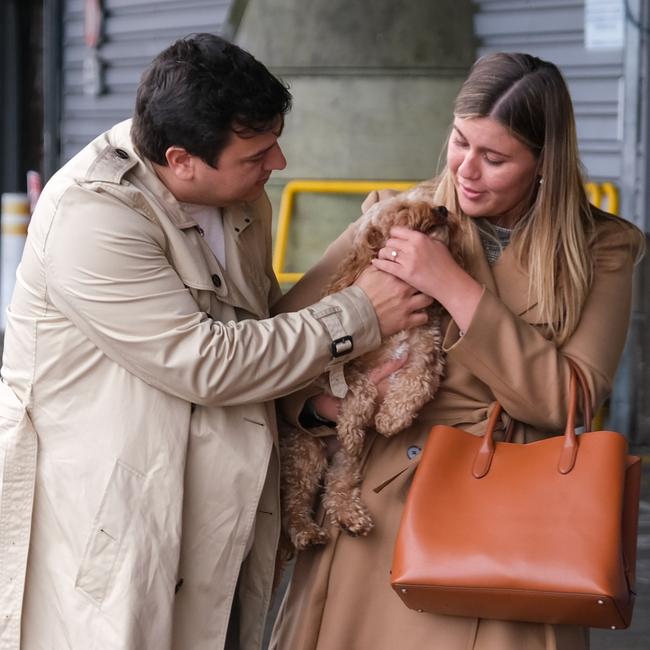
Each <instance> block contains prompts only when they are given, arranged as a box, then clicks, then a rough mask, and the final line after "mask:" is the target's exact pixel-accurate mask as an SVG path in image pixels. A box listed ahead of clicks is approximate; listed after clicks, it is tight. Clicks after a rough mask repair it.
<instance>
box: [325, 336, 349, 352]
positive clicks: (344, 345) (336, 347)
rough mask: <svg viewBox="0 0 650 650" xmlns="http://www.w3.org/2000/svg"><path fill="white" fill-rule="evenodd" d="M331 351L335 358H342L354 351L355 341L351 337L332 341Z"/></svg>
mask: <svg viewBox="0 0 650 650" xmlns="http://www.w3.org/2000/svg"><path fill="white" fill-rule="evenodd" d="M330 350H331V351H332V356H333V357H342V356H344V355H346V354H349V353H350V352H352V350H354V341H353V340H352V337H351V336H341V337H340V338H338V339H334V340H333V341H332V345H330Z"/></svg>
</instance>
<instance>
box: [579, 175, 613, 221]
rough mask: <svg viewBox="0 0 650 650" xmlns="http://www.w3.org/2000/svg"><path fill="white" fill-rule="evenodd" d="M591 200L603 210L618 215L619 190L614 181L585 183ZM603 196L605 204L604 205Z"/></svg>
mask: <svg viewBox="0 0 650 650" xmlns="http://www.w3.org/2000/svg"><path fill="white" fill-rule="evenodd" d="M585 189H586V190H587V197H588V199H589V202H590V203H592V204H593V205H595V206H596V207H597V208H600V209H601V210H607V212H611V213H612V214H615V215H617V216H618V190H617V189H616V186H615V185H614V183H611V182H610V181H605V182H604V183H585ZM603 198H604V199H605V205H603Z"/></svg>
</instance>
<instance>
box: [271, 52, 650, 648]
mask: <svg viewBox="0 0 650 650" xmlns="http://www.w3.org/2000/svg"><path fill="white" fill-rule="evenodd" d="M437 202H438V203H440V204H444V205H446V206H447V207H448V208H449V210H450V211H452V212H455V213H456V214H458V215H460V218H461V220H462V224H463V228H464V238H465V248H466V264H465V269H462V268H460V267H459V266H458V265H457V264H456V263H455V262H454V260H453V259H452V257H451V255H450V254H449V252H448V250H447V249H446V247H445V246H444V245H442V244H441V243H440V242H437V241H432V240H429V239H428V238H426V237H425V236H423V235H421V234H419V233H416V232H413V231H409V230H406V229H402V228H394V229H393V231H392V233H391V238H390V239H389V240H388V241H387V242H386V245H385V247H384V248H383V249H382V250H381V251H380V253H379V256H378V259H377V260H375V261H374V262H373V263H374V265H375V266H376V268H377V269H379V270H381V271H383V272H386V273H391V274H393V275H396V276H398V277H400V278H402V279H404V280H406V281H407V282H408V283H410V284H412V285H413V286H414V287H415V288H417V289H418V290H419V291H421V292H423V293H425V294H428V295H430V296H432V297H433V298H435V299H436V300H438V301H440V302H441V303H442V304H443V306H444V307H445V309H446V310H447V312H448V313H449V321H448V324H447V326H446V333H445V339H444V348H445V350H446V352H447V374H446V378H445V380H444V382H443V384H442V386H441V388H440V389H439V391H438V393H437V395H436V397H435V399H434V400H433V401H432V402H430V403H429V404H428V405H427V406H426V407H425V408H424V409H423V410H422V412H421V413H420V416H419V418H418V420H417V422H416V423H415V424H414V425H413V426H412V427H410V428H409V429H407V430H406V431H403V432H402V433H401V434H399V435H397V436H394V437H393V438H390V439H386V438H383V437H381V436H379V435H374V436H373V435H371V436H369V442H368V448H367V450H366V454H367V455H366V461H365V469H364V478H363V485H362V498H363V499H364V501H365V503H366V504H367V505H368V507H369V508H370V511H371V513H372V515H373V517H374V519H375V524H376V527H375V529H374V530H373V531H372V533H371V534H370V535H369V536H368V537H366V538H357V539H354V538H351V537H349V536H347V535H345V533H340V532H339V531H336V530H334V531H332V540H331V542H330V543H329V544H328V545H326V546H324V547H318V548H315V549H312V550H308V551H305V552H303V553H301V554H299V556H298V559H297V563H296V567H295V572H294V576H293V581H292V584H291V586H290V589H289V592H288V594H287V596H286V598H285V602H284V604H283V608H282V611H281V613H280V616H279V618H278V621H277V623H276V629H275V633H274V641H273V644H272V647H273V648H275V649H276V650H366V649H367V650H396V649H399V650H409V649H410V648H413V649H417V650H421V649H422V648H432V649H435V650H468V649H475V650H486V649H491V650H522V649H523V648H525V649H526V650H537V649H540V650H541V649H551V648H554V649H556V650H579V649H581V648H587V647H588V643H589V641H588V632H587V631H586V630H584V629H582V628H578V627H573V626H551V625H543V624H536V623H515V622H504V621H493V620H477V619H470V618H460V617H448V616H438V615H434V614H426V613H417V612H415V611H412V610H409V609H407V608H406V606H404V605H403V604H402V602H401V601H400V600H399V598H398V597H397V596H396V595H395V594H394V592H393V591H392V589H391V587H390V581H389V570H390V566H391V558H392V550H393V544H394V541H395V536H396V532H397V529H398V525H399V521H400V515H401V511H402V507H403V504H404V500H405V498H406V495H407V493H408V489H409V485H410V483H411V480H412V475H413V470H414V469H415V466H416V464H417V460H418V453H419V450H420V449H421V448H422V446H423V445H424V442H425V440H426V437H427V433H428V431H429V430H430V428H431V426H432V425H433V424H436V423H437V424H441V423H442V424H449V425H452V426H459V427H462V428H464V429H466V430H468V431H471V432H472V433H475V434H476V435H481V434H482V433H483V431H484V428H485V421H486V417H487V414H488V411H489V409H490V408H491V405H492V404H493V403H494V401H495V400H498V401H499V402H500V403H501V404H502V405H503V407H504V409H505V411H506V412H507V413H508V415H509V416H510V417H512V418H514V419H515V420H517V421H519V422H522V423H526V424H525V425H521V426H518V427H517V431H516V436H515V440H516V441H517V442H529V441H531V440H535V439H538V438H539V437H543V436H545V435H552V434H556V433H558V432H559V431H561V430H562V429H563V427H564V424H565V418H566V407H567V393H568V384H569V372H570V370H569V359H572V360H573V361H574V362H575V363H576V364H577V365H578V366H579V367H580V368H581V369H582V371H583V373H584V374H585V376H586V378H587V382H588V384H589V388H590V390H591V395H592V396H593V401H594V406H596V405H598V404H600V403H601V402H602V401H603V399H604V398H605V397H606V395H607V394H608V393H609V391H610V390H611V386H612V380H613V377H614V372H615V370H616V366H617V364H618V361H619V358H620V355H621V352H622V349H623V344H624V340H625V335H626V331H627V325H628V319H629V314H630V300H631V287H632V273H633V267H634V263H635V261H636V260H637V259H638V257H639V255H640V253H641V251H642V248H643V236H642V234H641V233H640V232H639V231H638V230H637V229H636V228H635V227H634V226H631V225H630V224H628V223H627V222H624V221H622V220H620V219H616V218H614V217H612V216H611V215H608V214H606V213H604V212H601V211H600V210H597V209H596V208H594V207H593V206H590V205H589V203H588V201H587V197H586V195H585V191H584V181H583V178H582V175H581V172H580V163H579V160H578V153H577V142H576V134H575V122H574V117H573V110H572V105H571V100H570V97H569V93H568V90H567V88H566V85H565V83H564V81H563V79H562V76H561V74H560V73H559V71H558V69H557V68H556V67H555V66H554V65H553V64H551V63H547V62H544V61H541V60H539V59H537V58H534V57H532V56H529V55H524V54H503V53H501V54H493V55H488V56H486V57H484V58H482V59H480V60H479V61H478V62H477V63H476V64H475V65H474V67H473V69H472V71H471V73H470V75H469V77H468V79H467V81H466V82H465V84H464V85H463V87H462V89H461V91H460V93H459V95H458V97H457V99H456V102H455V106H454V123H453V129H452V133H451V135H450V138H449V143H448V148H447V163H446V166H445V169H444V171H443V173H442V174H441V175H440V176H439V178H438V189H437ZM353 231H354V225H353V226H351V227H350V228H349V229H348V230H347V231H346V232H345V233H344V234H343V235H341V237H340V238H339V239H338V240H337V241H336V242H334V243H333V244H332V245H331V246H330V248H328V250H327V252H326V253H325V256H324V257H323V259H322V260H321V262H320V263H319V264H317V266H316V267H315V268H314V269H312V270H311V271H310V272H309V273H308V274H307V275H306V276H305V278H304V279H303V281H302V282H301V283H300V284H298V285H297V286H296V287H295V288H294V289H293V290H292V291H291V292H290V293H289V294H287V296H286V297H285V298H284V299H283V302H282V304H281V308H282V309H286V310H292V309H296V308H298V307H301V306H302V305H304V304H308V303H309V302H310V301H312V300H313V299H314V298H315V297H316V296H317V295H318V292H319V289H320V287H321V286H322V284H323V283H324V282H325V280H326V278H327V277H328V276H329V274H330V273H331V272H332V271H333V269H334V268H335V267H336V265H337V263H338V261H339V260H340V259H341V258H342V257H343V255H344V254H345V252H346V250H347V248H348V247H349V246H350V243H351V237H352V233H353ZM316 393H317V389H315V388H307V389H305V390H304V391H302V392H301V393H300V394H297V395H294V396H292V397H291V398H288V399H287V400H286V401H285V405H284V407H285V414H286V416H287V417H288V418H289V419H291V420H293V421H294V422H297V420H298V414H300V413H301V412H303V415H304V412H305V409H304V407H305V403H306V402H307V400H309V404H308V405H309V407H310V409H311V410H312V411H315V412H316V414H317V416H318V417H325V418H327V419H335V417H336V408H337V404H336V401H335V400H334V399H333V398H331V397H327V396H325V395H317V394H316ZM507 420H508V417H505V418H504V424H505V423H507ZM303 423H304V420H303ZM327 431H328V430H327V429H325V431H323V429H318V430H316V433H320V434H322V433H323V432H325V433H326V432H327ZM329 432H330V433H331V430H329Z"/></svg>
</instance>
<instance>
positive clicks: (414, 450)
mask: <svg viewBox="0 0 650 650" xmlns="http://www.w3.org/2000/svg"><path fill="white" fill-rule="evenodd" d="M421 451H422V450H421V449H420V448H419V447H418V446H417V445H411V446H410V447H409V448H408V449H407V450H406V455H407V457H408V459H409V460H413V459H414V458H415V457H416V456H418V455H419V453H420V452H421Z"/></svg>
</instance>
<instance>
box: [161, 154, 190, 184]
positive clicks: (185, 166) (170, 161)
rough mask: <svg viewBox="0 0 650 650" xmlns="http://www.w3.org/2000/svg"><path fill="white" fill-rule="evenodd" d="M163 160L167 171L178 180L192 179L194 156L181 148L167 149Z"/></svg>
mask: <svg viewBox="0 0 650 650" xmlns="http://www.w3.org/2000/svg"><path fill="white" fill-rule="evenodd" d="M165 158H166V159H167V166H168V167H169V170H170V171H171V172H172V173H173V174H174V176H175V177H176V178H177V179H178V180H181V181H191V180H192V179H193V178H194V156H192V155H191V154H189V153H187V151H186V150H185V149H183V147H169V148H168V149H167V151H165Z"/></svg>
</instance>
